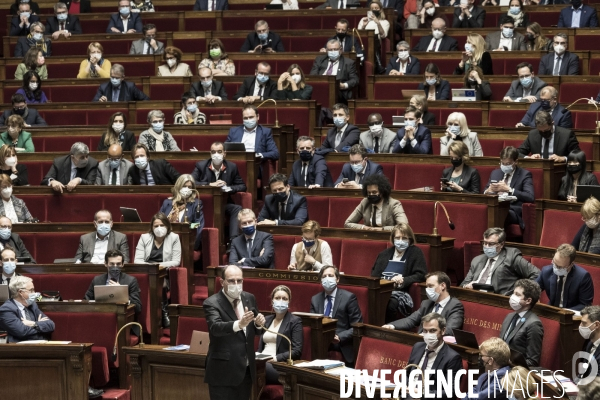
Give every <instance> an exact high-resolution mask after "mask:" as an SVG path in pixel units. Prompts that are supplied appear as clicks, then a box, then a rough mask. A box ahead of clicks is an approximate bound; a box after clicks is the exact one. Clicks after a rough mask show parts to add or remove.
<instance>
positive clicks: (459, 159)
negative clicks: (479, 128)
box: [441, 141, 481, 194]
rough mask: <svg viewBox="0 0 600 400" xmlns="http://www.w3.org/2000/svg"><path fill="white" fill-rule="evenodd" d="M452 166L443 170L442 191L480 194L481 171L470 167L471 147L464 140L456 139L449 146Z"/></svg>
mask: <svg viewBox="0 0 600 400" xmlns="http://www.w3.org/2000/svg"><path fill="white" fill-rule="evenodd" d="M448 155H449V156H450V162H451V163H452V166H451V167H448V168H446V169H444V171H443V172H442V179H441V181H442V184H441V185H442V186H441V190H442V192H458V193H473V194H479V187H480V186H479V185H480V181H481V178H480V177H479V171H477V170H476V169H475V168H473V167H469V166H468V165H467V164H469V161H471V158H470V157H469V149H467V146H465V144H464V143H463V142H459V141H456V142H454V143H452V144H451V145H450V146H448Z"/></svg>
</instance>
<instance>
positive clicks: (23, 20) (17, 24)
mask: <svg viewBox="0 0 600 400" xmlns="http://www.w3.org/2000/svg"><path fill="white" fill-rule="evenodd" d="M39 20H40V17H38V16H37V15H35V14H32V12H31V5H30V4H29V3H20V4H19V11H18V13H17V15H16V16H14V17H12V19H11V23H10V25H11V26H10V33H9V35H10V36H27V34H29V27H30V26H31V24H33V23H34V22H38V21H39ZM5 21H6V20H5Z"/></svg>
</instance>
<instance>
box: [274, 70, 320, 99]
mask: <svg viewBox="0 0 600 400" xmlns="http://www.w3.org/2000/svg"><path fill="white" fill-rule="evenodd" d="M312 91H313V87H312V86H311V85H307V84H306V79H305V78H304V72H303V71H302V68H300V66H299V65H298V64H292V65H290V67H289V68H288V70H287V72H284V73H283V74H281V76H280V77H279V80H278V81H277V91H276V92H275V99H276V100H310V99H311V97H312Z"/></svg>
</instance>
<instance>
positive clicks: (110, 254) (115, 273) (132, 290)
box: [85, 249, 142, 314]
mask: <svg viewBox="0 0 600 400" xmlns="http://www.w3.org/2000/svg"><path fill="white" fill-rule="evenodd" d="M126 254H127V255H128V254H129V249H127V252H122V251H120V250H117V249H109V250H108V251H107V252H106V254H105V255H104V257H103V259H104V261H103V263H104V266H105V267H106V270H107V271H106V274H102V275H99V276H96V277H94V279H92V282H91V283H90V287H89V288H88V290H87V292H86V293H85V299H86V300H94V298H95V297H94V286H104V285H115V286H119V285H126V286H127V287H128V291H129V304H133V305H134V306H135V312H136V314H139V313H140V312H141V311H142V300H141V299H140V286H139V284H138V281H137V279H136V278H135V277H133V276H131V275H127V274H126V273H125V272H123V270H124V269H125V268H124V267H125V264H127V263H129V260H128V258H129V257H127V258H126V257H125V255H126Z"/></svg>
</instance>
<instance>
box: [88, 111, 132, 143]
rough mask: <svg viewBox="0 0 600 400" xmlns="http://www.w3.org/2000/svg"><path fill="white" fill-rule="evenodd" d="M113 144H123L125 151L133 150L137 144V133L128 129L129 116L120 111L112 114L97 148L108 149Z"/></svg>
mask: <svg viewBox="0 0 600 400" xmlns="http://www.w3.org/2000/svg"><path fill="white" fill-rule="evenodd" d="M113 144H119V145H121V148H122V149H123V152H126V151H131V150H133V147H134V146H135V135H134V134H133V132H131V131H129V130H127V117H126V116H125V114H123V113H122V112H120V111H119V112H116V113H114V114H113V115H111V116H110V119H109V120H108V126H107V127H106V131H105V132H104V133H103V134H102V137H101V138H100V142H99V143H98V148H97V150H98V151H107V150H108V148H109V147H110V146H112V145H113Z"/></svg>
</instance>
